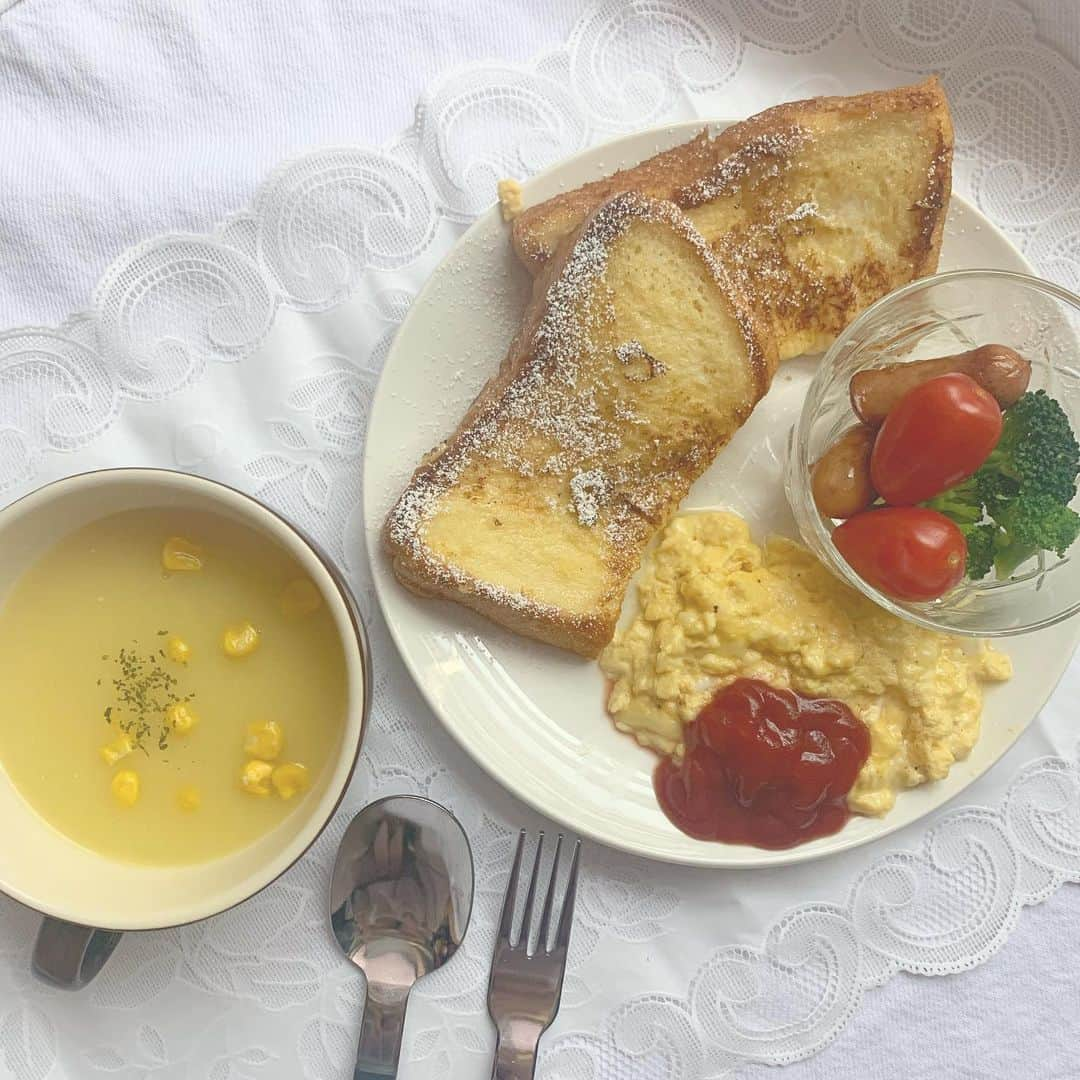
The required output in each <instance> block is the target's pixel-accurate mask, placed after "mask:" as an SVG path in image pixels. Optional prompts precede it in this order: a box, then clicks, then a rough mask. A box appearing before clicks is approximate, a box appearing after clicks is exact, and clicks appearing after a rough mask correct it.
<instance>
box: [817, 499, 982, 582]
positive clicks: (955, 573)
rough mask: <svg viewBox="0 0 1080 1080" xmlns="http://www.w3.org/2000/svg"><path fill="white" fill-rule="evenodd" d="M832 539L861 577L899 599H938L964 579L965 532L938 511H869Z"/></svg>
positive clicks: (906, 508) (904, 508)
mask: <svg viewBox="0 0 1080 1080" xmlns="http://www.w3.org/2000/svg"><path fill="white" fill-rule="evenodd" d="M832 538H833V543H834V544H836V549H837V551H839V552H840V554H841V555H843V556H844V558H845V559H847V561H848V562H849V563H850V564H851V566H852V569H854V571H855V573H857V574H858V575H859V577H861V578H862V579H863V580H864V581H867V582H869V583H870V584H871V585H873V586H874V588H876V589H880V590H881V591H882V592H883V593H885V594H886V595H888V596H892V597H894V598H895V599H897V600H936V599H937V598H938V597H939V596H944V595H945V593H947V592H948V591H949V590H950V589H951V588H952V587H953V586H954V585H955V584H956V583H957V582H958V581H959V580H960V579H961V578H962V577H963V576H964V563H965V562H966V560H967V544H965V543H964V534H963V533H962V532H960V530H959V529H958V528H957V527H956V526H955V525H954V524H953V523H952V522H951V521H950V520H949V519H948V518H947V517H946V516H945V515H944V514H939V513H938V512H937V511H936V510H927V509H925V508H924V507H921V506H887V507H885V508H883V509H881V510H865V511H863V513H861V514H856V515H855V516H854V517H853V518H848V520H847V521H845V522H844V523H843V524H842V525H838V526H837V527H836V529H835V530H834V532H833V534H832Z"/></svg>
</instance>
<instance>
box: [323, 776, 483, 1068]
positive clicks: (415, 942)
mask: <svg viewBox="0 0 1080 1080" xmlns="http://www.w3.org/2000/svg"><path fill="white" fill-rule="evenodd" d="M472 898H473V861H472V851H471V849H470V847H469V840H468V837H467V836H466V835H465V832H464V830H463V829H462V827H461V825H460V824H459V823H458V820H457V818H455V817H454V816H453V814H451V813H450V811H449V810H447V809H446V808H445V807H443V806H440V805H439V804H438V803H436V802H432V801H431V800H430V799H425V798H421V797H420V796H416V795H392V796H390V797H388V798H385V799H379V800H378V801H377V802H373V803H372V804H371V805H370V806H367V807H365V808H364V809H363V810H361V811H360V813H359V814H357V815H356V817H355V818H353V820H352V821H351V822H350V823H349V826H348V828H347V829H346V830H345V834H344V836H343V837H342V838H341V846H340V847H339V849H338V854H337V860H336V862H335V863H334V873H333V876H332V878H331V881H330V927H331V929H332V930H333V933H334V937H335V938H336V939H337V942H338V944H339V945H340V946H341V949H342V951H343V952H344V953H345V955H346V957H347V958H348V959H349V960H351V961H352V962H353V963H354V964H355V965H356V966H357V967H358V968H360V970H361V971H363V972H364V976H365V979H366V980H367V998H366V1001H365V1003H364V1017H363V1022H362V1023H361V1026H360V1045H359V1049H358V1052H357V1058H356V1070H355V1073H354V1078H355V1080H365V1078H367V1077H377V1076H378V1077H385V1076H393V1075H394V1074H395V1072H396V1070H397V1059H398V1054H399V1052H400V1049H401V1033H402V1029H403V1028H404V1024H405V1007H406V1004H407V1002H408V997H409V991H410V990H411V989H412V987H413V984H414V983H415V982H416V980H417V979H421V978H423V977H424V976H425V975H427V974H428V973H429V972H431V971H434V970H435V969H436V968H438V967H441V966H442V965H443V964H444V963H446V961H447V960H449V959H450V957H451V956H453V954H454V952H455V951H456V950H457V947H458V945H460V944H461V940H462V938H463V937H464V936H465V930H466V927H467V926H468V923H469V915H470V913H471V911H472Z"/></svg>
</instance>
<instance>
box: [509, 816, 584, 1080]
mask: <svg viewBox="0 0 1080 1080" xmlns="http://www.w3.org/2000/svg"><path fill="white" fill-rule="evenodd" d="M562 842H563V837H562V833H560V834H559V839H558V841H557V842H556V844H555V858H554V859H553V860H552V863H551V878H550V880H549V881H548V887H547V895H546V897H545V898H544V910H543V911H542V912H541V914H540V926H539V930H538V935H537V941H536V948H535V949H534V951H533V952H531V953H530V952H529V939H530V936H531V930H532V922H533V901H534V900H535V899H536V880H537V878H538V877H539V876H540V859H541V856H542V854H543V850H544V834H543V833H542V832H541V833H540V839H539V842H538V843H537V845H536V856H535V858H534V859H533V868H532V874H531V875H530V876H529V892H528V895H527V896H526V898H525V913H524V915H523V916H522V919H521V932H520V934H519V935H518V940H517V942H516V943H515V942H514V941H513V940H512V937H513V925H514V908H515V907H516V906H517V898H518V878H519V877H520V874H521V856H522V853H523V852H524V850H525V830H524V829H522V830H521V835H520V836H519V837H518V845H517V854H516V855H515V856H514V866H513V869H511V871H510V881H509V883H508V884H507V886H506V899H505V900H504V901H503V908H502V918H501V919H500V920H499V933H498V936H497V937H496V939H495V955H494V956H493V957H492V960H491V978H490V980H489V981H488V1015H489V1016H490V1017H491V1019H492V1020H493V1021H494V1023H495V1029H496V1031H497V1033H498V1043H497V1045H496V1050H495V1068H494V1070H493V1071H492V1077H493V1078H494V1080H531V1078H532V1075H533V1070H534V1069H535V1068H536V1048H537V1045H538V1044H539V1042H540V1036H541V1035H543V1034H544V1032H545V1031H547V1029H548V1028H549V1027H550V1026H551V1022H552V1020H554V1019H555V1014H556V1013H557V1012H558V1011H559V998H560V997H561V996H562V984H563V974H564V972H565V971H566V951H567V947H568V946H569V944H570V927H571V924H572V923H573V920H574V898H575V896H576V894H577V880H578V858H579V856H580V854H581V841H580V840H578V841H575V843H574V856H573V859H572V861H571V863H570V874H569V876H568V877H567V879H566V896H565V898H564V900H563V904H562V912H561V913H560V915H559V925H558V929H557V930H556V931H555V940H554V943H552V941H551V920H552V904H553V901H554V898H555V878H556V877H557V876H558V871H559V851H560V849H561V848H562ZM549 946H550V947H549Z"/></svg>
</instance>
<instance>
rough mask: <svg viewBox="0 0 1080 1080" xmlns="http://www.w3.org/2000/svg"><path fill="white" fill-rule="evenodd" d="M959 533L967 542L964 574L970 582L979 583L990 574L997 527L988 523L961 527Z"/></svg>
mask: <svg viewBox="0 0 1080 1080" xmlns="http://www.w3.org/2000/svg"><path fill="white" fill-rule="evenodd" d="M960 531H961V532H962V533H963V534H964V540H965V541H966V542H967V565H966V566H965V568H964V572H965V573H966V574H967V576H968V577H969V578H970V579H971V580H972V581H980V580H981V579H982V578H984V577H986V575H987V574H989V573H990V570H991V568H992V567H993V565H994V549H995V540H996V537H997V535H998V529H997V526H995V525H992V524H990V523H989V522H986V523H984V524H982V525H967V526H964V525H961V527H960Z"/></svg>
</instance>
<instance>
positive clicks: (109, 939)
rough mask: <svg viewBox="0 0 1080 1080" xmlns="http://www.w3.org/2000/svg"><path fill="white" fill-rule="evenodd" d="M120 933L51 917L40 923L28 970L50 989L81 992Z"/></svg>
mask: <svg viewBox="0 0 1080 1080" xmlns="http://www.w3.org/2000/svg"><path fill="white" fill-rule="evenodd" d="M121 937H123V934H120V933H118V932H117V931H115V930H98V929H96V928H95V927H93V926H80V925H79V924H78V923H72V922H67V921H66V920H64V919H54V918H52V917H51V916H46V918H44V919H42V920H41V928H40V929H39V930H38V935H37V940H36V941H35V942H34V953H33V956H32V958H31V961H30V969H31V971H33V973H34V974H35V975H36V976H37V977H38V978H39V979H41V981H42V982H45V983H48V984H49V985H50V986H57V987H59V988H60V989H61V990H81V989H82V988H83V987H84V986H85V985H86V984H87V983H88V982H90V980H91V979H93V977H94V976H95V975H97V973H98V972H99V971H100V970H101V969H102V968H103V967H104V966H105V961H106V960H108V959H109V957H110V956H112V952H113V949H115V948H116V946H117V945H118V944H119V943H120V938H121Z"/></svg>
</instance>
